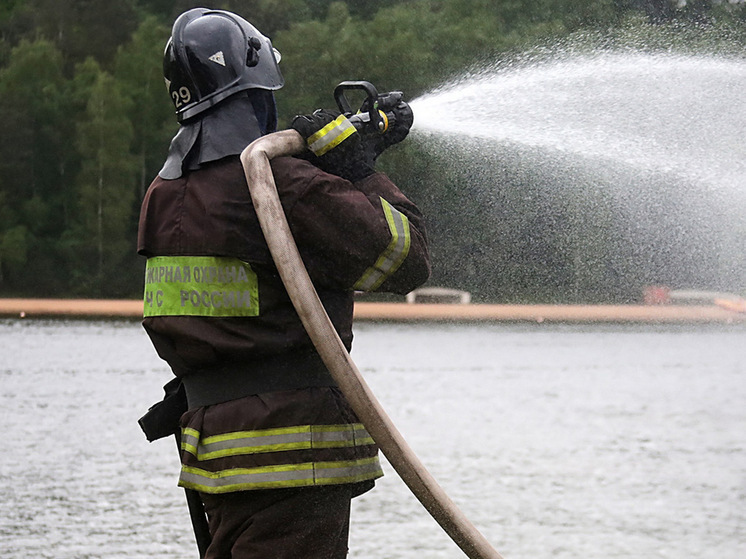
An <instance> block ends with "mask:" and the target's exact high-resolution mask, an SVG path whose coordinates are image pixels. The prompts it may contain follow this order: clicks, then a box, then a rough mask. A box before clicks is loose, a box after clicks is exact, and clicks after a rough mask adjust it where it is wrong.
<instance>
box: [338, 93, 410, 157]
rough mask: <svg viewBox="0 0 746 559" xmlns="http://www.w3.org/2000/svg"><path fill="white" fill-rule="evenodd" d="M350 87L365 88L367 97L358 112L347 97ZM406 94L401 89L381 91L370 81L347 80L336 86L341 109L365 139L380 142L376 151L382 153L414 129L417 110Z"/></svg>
mask: <svg viewBox="0 0 746 559" xmlns="http://www.w3.org/2000/svg"><path fill="white" fill-rule="evenodd" d="M350 90H362V91H363V92H364V93H365V96H366V97H365V101H363V104H362V105H361V106H360V109H359V111H358V112H357V113H355V114H353V111H352V109H351V108H350V103H349V101H348V99H347V96H346V92H347V91H350ZM403 97H404V96H403V94H402V92H401V91H391V92H389V93H381V94H379V93H378V90H377V89H376V88H375V86H374V85H373V84H371V83H370V82H366V81H345V82H342V83H340V84H339V85H338V86H337V87H336V88H335V89H334V99H335V100H336V102H337V106H338V107H339V110H340V111H341V112H342V113H343V114H344V115H345V116H346V117H347V118H348V119H349V120H350V122H352V124H353V125H354V126H355V128H356V129H357V130H358V132H360V133H361V135H362V136H363V141H366V140H368V141H370V142H373V143H375V144H377V145H378V148H377V149H376V151H378V152H379V153H380V152H383V150H384V149H386V148H387V147H389V146H392V145H394V144H398V143H399V142H401V141H402V140H403V139H404V138H406V137H407V134H409V129H410V128H412V124H413V123H414V113H413V112H412V108H411V107H410V106H409V104H408V103H406V102H405V101H404V99H403ZM381 140H382V141H381Z"/></svg>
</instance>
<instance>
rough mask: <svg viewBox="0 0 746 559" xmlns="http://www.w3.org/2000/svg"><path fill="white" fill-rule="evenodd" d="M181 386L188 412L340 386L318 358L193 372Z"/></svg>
mask: <svg viewBox="0 0 746 559" xmlns="http://www.w3.org/2000/svg"><path fill="white" fill-rule="evenodd" d="M182 382H183V384H184V388H185V390H186V397H187V404H188V406H189V409H194V408H198V407H201V406H211V405H214V404H220V403H223V402H228V401H230V400H237V399H239V398H243V397H245V396H252V395H254V394H262V393H264V392H277V391H281V390H297V389H299V388H309V387H316V386H337V383H336V382H335V381H334V379H333V378H332V376H331V374H329V371H328V370H327V368H326V366H325V365H324V363H323V362H322V361H321V358H320V357H319V356H318V355H317V354H304V355H303V356H297V355H295V356H292V357H289V356H280V357H277V358H268V359H263V360H261V361H260V362H258V363H255V364H252V365H242V364H237V363H233V364H231V365H226V366H224V367H220V368H218V369H209V370H206V371H199V372H190V373H189V374H187V375H185V376H183V377H182Z"/></svg>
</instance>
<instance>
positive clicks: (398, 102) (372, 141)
mask: <svg viewBox="0 0 746 559" xmlns="http://www.w3.org/2000/svg"><path fill="white" fill-rule="evenodd" d="M377 103H378V110H379V111H381V112H383V113H387V114H389V113H393V114H394V115H395V117H396V118H395V121H394V122H389V129H388V130H387V131H386V133H385V134H373V135H369V136H366V137H365V138H364V140H363V141H364V148H365V151H366V152H367V153H369V154H371V155H372V156H373V161H375V160H376V159H377V158H378V156H379V155H381V154H382V153H383V152H384V151H385V150H386V149H388V148H389V147H391V146H393V145H394V144H398V143H399V142H401V141H402V140H403V139H404V138H406V137H407V135H408V134H409V129H410V128H412V123H413V115H412V110H411V109H410V108H409V106H408V105H407V104H406V103H405V102H404V101H403V94H402V92H401V91H392V92H390V93H382V94H380V95H379V96H378V99H377ZM369 110H370V103H369V102H368V100H367V99H366V100H365V101H364V102H363V105H362V107H360V111H361V112H364V113H366V112H368V111H369Z"/></svg>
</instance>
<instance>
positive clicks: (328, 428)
mask: <svg viewBox="0 0 746 559" xmlns="http://www.w3.org/2000/svg"><path fill="white" fill-rule="evenodd" d="M372 444H374V442H373V438H372V437H371V436H370V434H368V431H366V430H365V427H363V425H362V424H361V423H351V424H343V425H301V426H295V427H283V428H278V429H262V430H256V431H237V432H233V433H226V434H223V435H215V436H211V437H205V438H204V439H201V440H200V434H199V432H198V431H195V430H194V429H183V430H182V436H181V449H182V450H183V451H185V452H188V453H189V454H191V455H192V456H194V457H195V458H197V460H199V461H206V460H213V459H215V458H224V457H226V456H240V455H246V454H260V453H265V452H283V451H288V450H305V449H313V448H350V447H357V446H366V445H372Z"/></svg>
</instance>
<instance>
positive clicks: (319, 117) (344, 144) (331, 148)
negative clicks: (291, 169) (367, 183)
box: [290, 109, 375, 182]
mask: <svg viewBox="0 0 746 559" xmlns="http://www.w3.org/2000/svg"><path fill="white" fill-rule="evenodd" d="M290 126H291V127H292V128H294V129H295V130H297V131H298V133H299V134H300V135H301V136H303V139H304V140H306V144H307V145H308V149H309V150H310V151H309V152H308V153H306V154H304V158H305V159H308V160H309V161H310V162H311V163H313V164H314V165H316V166H317V167H318V168H319V169H321V170H322V171H326V172H327V173H331V174H332V175H337V176H340V177H342V178H344V179H347V180H349V181H351V182H355V181H359V180H361V179H364V178H365V177H367V176H369V175H371V174H373V173H374V172H375V171H374V169H373V161H372V158H371V157H370V156H369V155H366V153H365V150H364V149H363V145H362V143H361V142H360V134H358V132H357V130H355V127H354V126H353V125H352V123H351V122H350V121H349V120H347V118H345V117H344V116H343V115H341V114H340V113H339V112H334V111H328V110H326V109H317V110H316V111H314V112H313V114H311V115H298V116H296V117H295V118H294V119H293V122H292V123H291V125H290Z"/></svg>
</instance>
